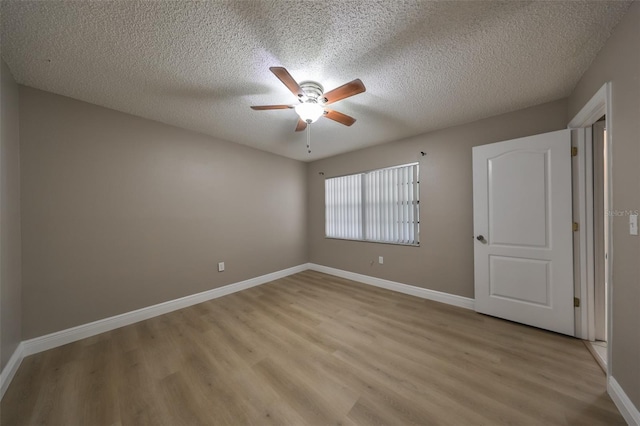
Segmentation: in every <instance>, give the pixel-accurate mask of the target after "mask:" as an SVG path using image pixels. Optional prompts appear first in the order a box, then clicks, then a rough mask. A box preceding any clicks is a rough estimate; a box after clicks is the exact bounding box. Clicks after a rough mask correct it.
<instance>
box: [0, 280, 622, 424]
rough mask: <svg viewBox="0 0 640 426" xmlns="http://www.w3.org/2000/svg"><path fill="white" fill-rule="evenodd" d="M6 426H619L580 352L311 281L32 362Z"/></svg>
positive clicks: (14, 394) (399, 299) (477, 318)
mask: <svg viewBox="0 0 640 426" xmlns="http://www.w3.org/2000/svg"><path fill="white" fill-rule="evenodd" d="M1 408H2V412H1V421H2V425H6V426H9V425H40V424H48V425H82V426H85V425H121V426H126V425H172V426H173V425H225V424H229V425H377V424H380V425H382V424H384V425H405V424H419V425H437V424H443V425H476V424H478V425H499V424H511V425H566V424H573V425H615V424H625V423H624V420H623V418H622V417H621V416H620V414H619V413H618V411H617V410H616V408H615V406H614V404H613V402H612V401H611V399H610V398H609V396H608V395H607V393H606V389H605V376H604V374H603V373H602V371H601V370H600V368H599V367H598V365H597V364H596V362H595V361H594V360H593V358H592V357H591V355H590V354H589V352H588V351H587V349H586V348H585V347H584V345H583V344H582V342H581V341H580V340H577V339H573V338H569V337H566V336H561V335H557V334H554V333H550V332H545V331H542V330H538V329H534V328H530V327H526V326H522V325H518V324H514V323H511V322H508V321H502V320H499V319H496V318H492V317H487V316H483V315H479V314H476V313H474V312H471V311H468V310H464V309H461V308H455V307H451V306H447V305H443V304H440V303H436V302H431V301H427V300H422V299H419V298H415V297H411V296H407V295H404V294H399V293H394V292H391V291H387V290H383V289H378V288H375V287H370V286H367V285H364V284H359V283H355V282H352V281H348V280H344V279H341V278H336V277H333V276H330V275H325V274H321V273H318V272H313V271H306V272H303V273H300V274H297V275H294V276H290V277H287V278H283V279H280V280H277V281H274V282H272V283H269V284H265V285H263V286H260V287H255V288H252V289H249V290H245V291H243V292H240V293H235V294H232V295H229V296H225V297H223V298H220V299H215V300H212V301H209V302H206V303H202V304H200V305H196V306H192V307H190V308H186V309H183V310H180V311H176V312H173V313H170V314H166V315H163V316H160V317H157V318H153V319H150V320H147V321H144V322H140V323H137V324H133V325H130V326H127V327H123V328H120V329H117V330H114V331H111V332H108V333H104V334H101V335H98V336H94V337H91V338H88V339H85V340H81V341H78V342H75V343H71V344H68V345H66V346H62V347H59V348H56V349H52V350H49V351H46V352H43V353H40V354H36V355H33V356H30V357H28V358H26V359H25V360H24V361H23V363H22V365H21V367H20V369H19V370H18V372H17V374H16V376H15V378H14V380H13V382H12V384H11V386H10V387H9V389H8V390H7V392H6V394H5V397H4V398H3V400H2V406H1Z"/></svg>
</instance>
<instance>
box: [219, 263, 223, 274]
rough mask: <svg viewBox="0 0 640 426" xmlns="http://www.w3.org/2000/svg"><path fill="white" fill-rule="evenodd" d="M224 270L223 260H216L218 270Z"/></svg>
mask: <svg viewBox="0 0 640 426" xmlns="http://www.w3.org/2000/svg"><path fill="white" fill-rule="evenodd" d="M222 271H224V262H218V272H222Z"/></svg>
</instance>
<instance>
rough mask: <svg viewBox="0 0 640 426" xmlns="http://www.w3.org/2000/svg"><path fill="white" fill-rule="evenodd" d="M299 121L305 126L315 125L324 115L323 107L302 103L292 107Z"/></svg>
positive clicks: (312, 103) (313, 103)
mask: <svg viewBox="0 0 640 426" xmlns="http://www.w3.org/2000/svg"><path fill="white" fill-rule="evenodd" d="M294 109H295V111H296V113H297V114H298V115H299V116H300V119H301V120H302V121H304V122H305V123H307V124H311V123H315V122H316V121H318V118H320V117H322V114H324V107H323V106H321V105H320V104H317V103H315V102H304V103H301V104H298V105H296V106H295V107H294Z"/></svg>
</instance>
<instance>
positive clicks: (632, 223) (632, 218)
mask: <svg viewBox="0 0 640 426" xmlns="http://www.w3.org/2000/svg"><path fill="white" fill-rule="evenodd" d="M629 235H638V215H637V214H630V215H629Z"/></svg>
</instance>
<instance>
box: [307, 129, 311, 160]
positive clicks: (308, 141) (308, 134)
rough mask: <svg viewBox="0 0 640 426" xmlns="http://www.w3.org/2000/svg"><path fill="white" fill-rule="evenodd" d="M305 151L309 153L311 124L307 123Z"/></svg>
mask: <svg viewBox="0 0 640 426" xmlns="http://www.w3.org/2000/svg"><path fill="white" fill-rule="evenodd" d="M307 152H308V153H309V154H311V124H308V125H307Z"/></svg>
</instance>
